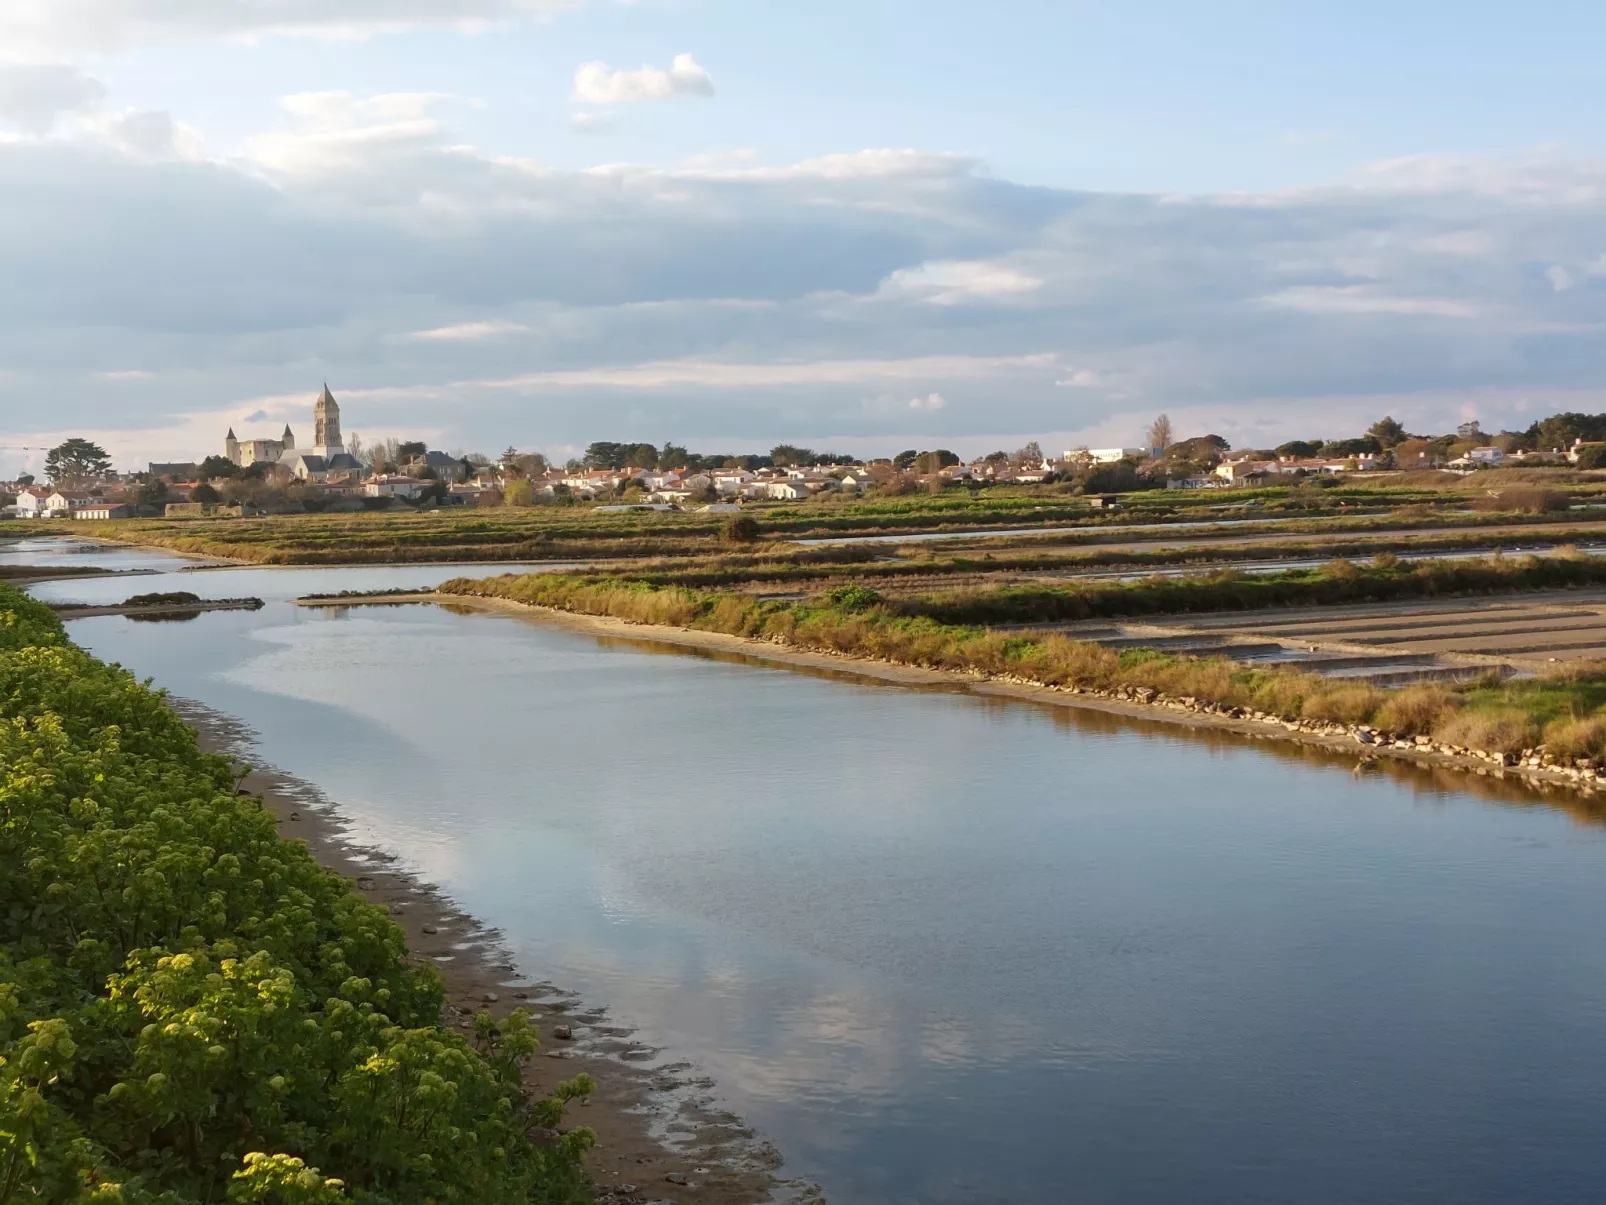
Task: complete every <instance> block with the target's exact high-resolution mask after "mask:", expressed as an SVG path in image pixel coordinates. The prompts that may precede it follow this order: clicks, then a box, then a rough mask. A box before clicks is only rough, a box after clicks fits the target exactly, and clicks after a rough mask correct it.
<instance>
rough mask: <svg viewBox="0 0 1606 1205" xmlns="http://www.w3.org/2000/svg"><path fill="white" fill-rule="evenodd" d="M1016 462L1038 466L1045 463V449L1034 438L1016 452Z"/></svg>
mask: <svg viewBox="0 0 1606 1205" xmlns="http://www.w3.org/2000/svg"><path fill="white" fill-rule="evenodd" d="M1015 463H1016V464H1024V465H1031V466H1032V467H1034V468H1035V467H1037V466H1039V465H1041V464H1042V463H1043V449H1042V447H1041V446H1040V445H1039V444H1038V442H1037V441H1036V440H1035V439H1034V440H1032V441H1031V442H1030V443H1028V444H1027V445H1026V446H1025V447H1024V448H1021V449H1020V450H1019V451H1018V452H1016V453H1015Z"/></svg>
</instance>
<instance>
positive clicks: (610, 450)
mask: <svg viewBox="0 0 1606 1205" xmlns="http://www.w3.org/2000/svg"><path fill="white" fill-rule="evenodd" d="M508 451H509V452H510V453H512V458H513V459H514V460H517V459H518V453H517V452H514V451H513V449H512V448H509V449H508ZM628 451H629V445H627V444H617V443H610V442H608V441H607V440H598V441H597V442H596V443H594V444H592V445H591V446H590V447H588V448H587V449H586V454H585V465H586V467H587V468H589V469H622V468H624V467H625V454H626V453H627V452H628ZM502 459H503V462H504V463H505V462H507V460H508V457H507V456H504V457H503V458H502Z"/></svg>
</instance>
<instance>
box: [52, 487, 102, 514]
mask: <svg viewBox="0 0 1606 1205" xmlns="http://www.w3.org/2000/svg"><path fill="white" fill-rule="evenodd" d="M99 502H100V499H99V498H88V497H73V496H71V495H68V494H64V493H62V492H61V491H60V490H57V491H56V492H55V493H53V494H51V495H50V497H48V498H46V499H45V514H46V516H47V517H53V518H66V517H67V516H69V515H71V514H72V513H73V511H75V510H79V509H81V508H83V507H87V506H94V505H96V504H97V503H99Z"/></svg>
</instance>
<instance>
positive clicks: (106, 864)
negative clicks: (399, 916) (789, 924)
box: [0, 586, 589, 1205]
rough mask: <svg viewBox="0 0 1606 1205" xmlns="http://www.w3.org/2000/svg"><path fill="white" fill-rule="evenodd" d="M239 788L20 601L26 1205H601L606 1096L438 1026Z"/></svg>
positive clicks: (398, 943) (0, 909) (184, 734)
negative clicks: (537, 1084)
mask: <svg viewBox="0 0 1606 1205" xmlns="http://www.w3.org/2000/svg"><path fill="white" fill-rule="evenodd" d="M235 781H236V780H235V777H234V771H233V768H232V766H231V764H230V763H229V762H228V761H227V760H226V759H224V758H221V757H217V756H212V755H208V754H205V753H202V752H201V750H200V749H199V747H198V745H197V742H196V738H195V735H194V733H193V732H192V731H191V730H190V729H189V728H188V727H187V726H186V725H185V724H184V723H183V722H182V721H181V720H180V719H179V717H178V715H177V714H176V713H175V712H174V711H173V710H172V708H171V707H169V706H168V705H167V703H166V702H165V701H164V700H163V698H162V697H161V696H160V695H159V694H158V693H155V692H153V691H152V690H150V689H149V688H148V687H146V686H144V685H142V684H141V683H139V682H138V681H136V680H135V678H134V677H133V676H132V675H131V674H129V673H128V672H127V671H125V670H122V669H120V668H118V667H115V666H109V665H105V664H103V663H101V662H99V661H96V660H95V659H94V658H93V657H91V656H89V655H88V654H87V653H85V652H83V651H82V650H80V649H78V648H76V647H75V646H73V645H72V644H71V643H69V642H68V641H67V639H66V637H65V636H64V634H63V629H62V626H61V624H60V622H59V621H58V620H57V619H56V617H55V616H54V615H53V614H52V613H51V612H50V611H49V609H48V608H46V607H44V606H42V605H40V604H38V603H35V602H33V601H31V600H29V599H27V598H25V597H24V596H22V595H21V594H19V593H18V592H17V591H15V590H14V589H12V588H10V587H5V586H0V1202H4V1203H6V1205H10V1203H11V1202H20V1201H49V1202H97V1203H101V1205H110V1203H112V1202H120V1203H123V1205H192V1203H193V1205H199V1203H200V1202H219V1201H224V1200H227V1201H231V1202H252V1203H259V1205H292V1203H294V1205H334V1203H336V1202H362V1203H365V1205H400V1203H402V1202H421V1201H437V1202H463V1203H465V1205H467V1203H479V1202H507V1203H512V1202H520V1203H523V1202H532V1201H533V1202H546V1203H552V1205H557V1203H567V1202H578V1201H583V1200H587V1199H588V1195H587V1187H586V1181H585V1177H584V1173H583V1170H582V1157H583V1152H584V1150H585V1149H586V1147H587V1145H588V1143H589V1136H588V1134H587V1132H586V1131H584V1130H576V1131H572V1132H570V1133H569V1134H567V1135H564V1136H562V1137H557V1136H556V1127H557V1125H558V1121H559V1115H560V1112H561V1109H562V1105H563V1102H564V1101H565V1100H567V1099H569V1098H571V1097H573V1096H575V1095H578V1094H581V1093H583V1092H585V1091H586V1090H588V1088H589V1084H588V1083H587V1082H586V1081H584V1079H583V1078H582V1079H580V1080H576V1081H573V1082H571V1083H569V1084H566V1085H564V1086H563V1087H561V1088H560V1089H559V1090H558V1091H557V1092H556V1093H555V1095H554V1096H552V1097H550V1098H547V1099H542V1100H530V1099H528V1098H527V1097H526V1095H525V1093H524V1092H523V1090H522V1067H523V1065H524V1063H525V1061H526V1060H527V1059H528V1058H529V1057H530V1055H531V1053H532V1052H533V1050H534V1049H535V1046H536V1042H535V1037H534V1034H533V1032H532V1030H531V1027H530V1025H529V1022H528V1018H527V1017H525V1016H524V1015H523V1014H522V1013H515V1014H513V1015H512V1016H511V1017H510V1018H508V1019H505V1020H503V1021H501V1022H496V1021H493V1019H492V1018H491V1016H490V1015H489V1014H482V1015H481V1016H480V1017H479V1018H477V1022H476V1028H475V1040H474V1041H473V1042H472V1043H471V1042H470V1041H468V1040H466V1039H465V1038H463V1037H460V1036H458V1035H456V1034H452V1033H449V1032H447V1031H445V1030H443V1029H442V1028H441V1026H440V1014H441V1007H442V1002H443V996H442V988H441V984H440V980H439V977H438V976H437V975H436V974H435V973H434V972H433V971H431V970H429V969H426V968H420V967H415V966H413V965H411V963H410V962H409V960H408V958H407V951H406V949H405V945H404V941H403V937H402V934H401V931H400V930H399V929H398V928H397V927H396V926H395V925H394V924H393V923H391V921H390V920H389V918H388V917H387V916H386V915H385V913H384V912H383V911H382V910H380V909H379V908H377V907H374V906H373V905H370V904H367V903H365V902H363V901H361V900H360V899H358V898H357V897H356V896H355V895H353V894H352V893H351V891H350V890H349V888H348V886H347V884H345V883H344V882H343V881H342V880H340V879H339V878H338V877H336V876H334V875H332V874H330V873H329V872H326V871H324V870H322V869H321V868H319V867H318V866H317V865H316V864H315V863H314V862H313V860H312V858H311V856H310V855H309V854H308V853H307V852H306V850H305V849H304V848H303V847H302V846H301V845H299V844H297V843H295V842H291V841H287V840H285V839H283V838H281V837H280V836H279V835H278V834H277V832H276V831H275V828H274V824H273V821H272V819H271V818H270V817H269V815H268V814H267V813H266V812H265V811H264V810H263V808H262V806H261V805H260V803H259V802H258V801H257V800H255V799H253V798H249V797H246V796H243V795H240V794H237V793H236V790H235Z"/></svg>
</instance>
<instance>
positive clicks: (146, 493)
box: [138, 477, 201, 510]
mask: <svg viewBox="0 0 1606 1205" xmlns="http://www.w3.org/2000/svg"><path fill="white" fill-rule="evenodd" d="M138 497H139V504H140V506H142V507H146V508H147V509H150V510H161V509H162V508H163V507H164V506H166V505H167V482H165V481H163V480H162V479H161V478H160V477H153V478H152V479H151V480H149V481H147V482H146V483H145V484H144V485H142V486H140V487H139V495H138ZM196 501H201V499H196Z"/></svg>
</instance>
